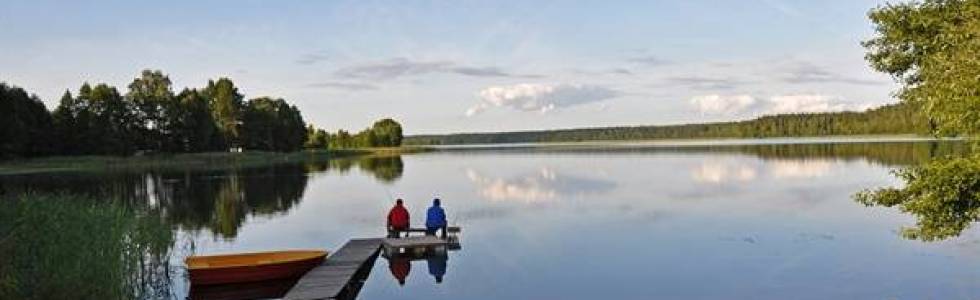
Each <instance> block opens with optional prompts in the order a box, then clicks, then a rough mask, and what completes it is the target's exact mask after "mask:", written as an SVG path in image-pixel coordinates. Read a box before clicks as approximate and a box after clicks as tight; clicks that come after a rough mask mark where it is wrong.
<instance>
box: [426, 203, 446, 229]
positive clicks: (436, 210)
mask: <svg viewBox="0 0 980 300" xmlns="http://www.w3.org/2000/svg"><path fill="white" fill-rule="evenodd" d="M439 205H440V203H439V198H436V199H433V200H432V207H429V211H428V212H427V213H426V219H425V234H426V235H435V234H436V231H438V230H439V229H442V236H443V237H446V212H445V211H443V210H442V207H441V206H439Z"/></svg>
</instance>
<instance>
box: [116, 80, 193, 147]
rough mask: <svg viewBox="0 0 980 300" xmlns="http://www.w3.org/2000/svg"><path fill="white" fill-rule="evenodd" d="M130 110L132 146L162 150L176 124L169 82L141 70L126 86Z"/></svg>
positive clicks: (175, 111) (174, 104)
mask: <svg viewBox="0 0 980 300" xmlns="http://www.w3.org/2000/svg"><path fill="white" fill-rule="evenodd" d="M126 100H128V101H129V102H130V103H131V105H132V106H133V107H132V108H133V114H134V118H135V120H134V122H136V124H137V125H138V126H137V128H138V129H137V132H136V133H135V134H136V135H137V136H136V137H135V138H134V140H133V142H135V143H136V145H137V147H139V149H140V150H151V151H160V150H164V146H165V137H166V136H167V135H168V134H171V132H169V131H170V130H172V129H174V127H175V126H176V125H175V124H173V123H174V122H179V121H180V119H179V118H178V110H179V108H180V106H179V103H178V102H176V101H177V100H176V97H174V93H173V91H172V90H171V88H170V78H169V77H167V75H164V74H163V72H161V71H159V70H158V71H151V70H143V72H142V73H141V74H140V77H137V78H136V79H134V80H133V82H132V83H130V84H129V93H127V94H126Z"/></svg>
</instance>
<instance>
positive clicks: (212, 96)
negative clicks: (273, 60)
mask: <svg viewBox="0 0 980 300" xmlns="http://www.w3.org/2000/svg"><path fill="white" fill-rule="evenodd" d="M204 95H205V97H207V98H208V99H209V101H210V103H211V113H212V115H213V116H214V120H215V122H216V123H217V127H218V132H219V133H220V134H221V140H222V142H223V143H224V144H225V145H228V146H230V147H236V146H240V145H241V140H240V133H241V130H240V129H241V125H242V122H241V120H242V110H243V109H244V104H243V103H242V99H244V98H245V96H242V94H240V93H239V92H238V88H237V87H235V84H234V83H232V82H231V79H228V78H224V77H222V78H219V79H218V81H213V80H209V81H208V86H207V87H206V88H204Z"/></svg>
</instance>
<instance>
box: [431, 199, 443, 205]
mask: <svg viewBox="0 0 980 300" xmlns="http://www.w3.org/2000/svg"><path fill="white" fill-rule="evenodd" d="M439 204H441V203H440V201H439V198H435V199H432V206H439Z"/></svg>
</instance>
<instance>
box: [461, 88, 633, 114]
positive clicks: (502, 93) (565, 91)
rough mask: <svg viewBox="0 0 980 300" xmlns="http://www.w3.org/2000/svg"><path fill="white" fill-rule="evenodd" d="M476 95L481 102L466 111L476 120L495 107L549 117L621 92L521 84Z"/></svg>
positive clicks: (605, 89) (486, 90)
mask: <svg viewBox="0 0 980 300" xmlns="http://www.w3.org/2000/svg"><path fill="white" fill-rule="evenodd" d="M477 95H478V96H479V97H480V99H481V100H482V101H481V102H480V103H479V104H477V105H475V106H473V107H471V108H469V109H467V110H466V115H467V116H473V115H475V114H478V113H480V112H482V111H484V110H486V109H488V108H492V107H509V108H512V109H516V110H519V111H537V112H540V113H547V112H549V111H552V110H555V109H559V108H564V107H569V106H575V105H580V104H586V103H591V102H598V101H602V100H605V99H609V98H613V97H616V96H618V95H619V92H617V91H615V90H612V89H609V88H605V87H601V86H593V85H571V84H557V85H554V84H534V83H522V84H515V85H508V86H491V87H488V88H485V89H483V90H481V91H480V92H479V93H478V94H477Z"/></svg>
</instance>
